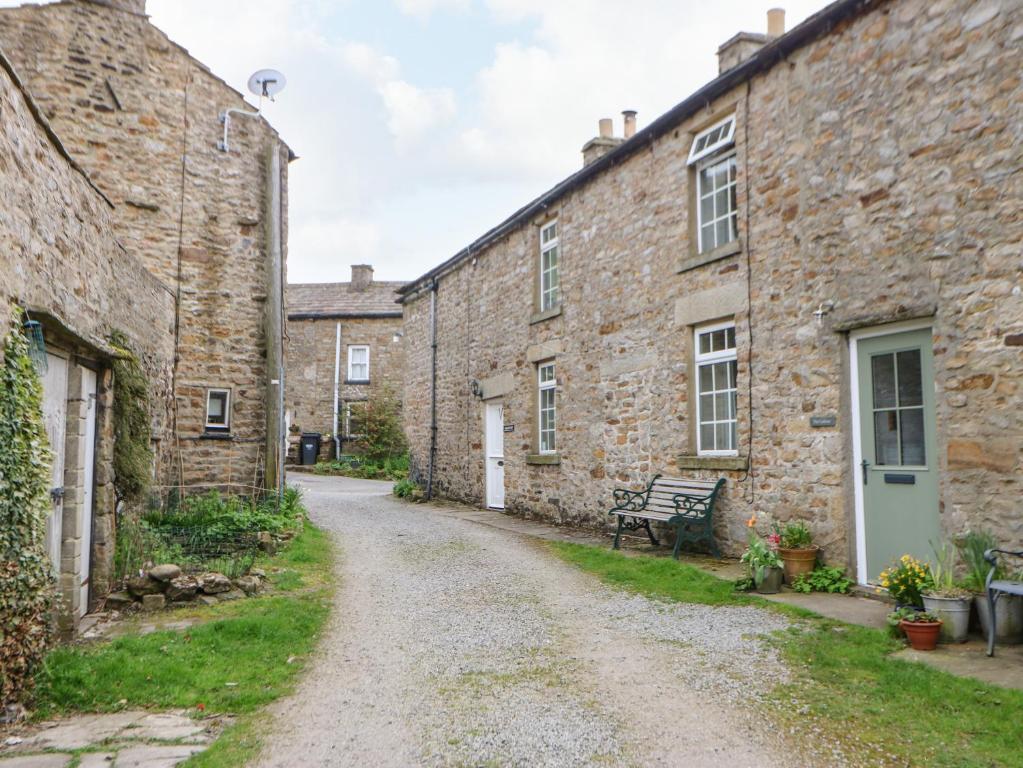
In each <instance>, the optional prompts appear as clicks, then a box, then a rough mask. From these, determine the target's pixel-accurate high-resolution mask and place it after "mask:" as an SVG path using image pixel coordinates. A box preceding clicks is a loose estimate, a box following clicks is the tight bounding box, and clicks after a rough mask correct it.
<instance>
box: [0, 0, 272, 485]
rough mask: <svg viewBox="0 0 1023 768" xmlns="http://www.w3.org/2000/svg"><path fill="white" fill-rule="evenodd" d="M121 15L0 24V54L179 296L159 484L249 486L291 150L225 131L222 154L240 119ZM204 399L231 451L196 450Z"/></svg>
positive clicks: (201, 74)
mask: <svg viewBox="0 0 1023 768" xmlns="http://www.w3.org/2000/svg"><path fill="white" fill-rule="evenodd" d="M117 5H118V4H117V3H110V4H106V3H96V2H87V1H86V0H66V1H65V2H57V3H52V4H48V5H43V6H22V7H19V8H7V9H2V10H0V46H2V47H3V48H4V49H5V50H6V51H7V52H8V54H9V56H10V57H11V59H12V60H13V61H14V64H15V66H16V68H17V69H18V71H19V72H20V73H21V74H22V77H23V78H24V80H25V82H26V84H27V85H28V87H29V89H30V90H31V92H32V93H33V94H34V95H35V97H36V98H37V100H38V101H39V103H40V105H41V107H42V109H43V111H44V113H45V114H46V116H47V118H48V119H49V120H50V122H51V123H52V125H53V126H54V129H55V130H56V132H57V134H58V135H60V136H61V137H62V140H63V141H64V143H65V145H66V146H67V148H68V150H69V151H70V153H71V155H72V156H73V157H74V158H75V159H76V160H77V161H78V162H79V163H80V164H81V165H82V166H83V167H84V168H85V169H86V170H87V171H88V173H89V174H90V176H91V177H92V179H93V181H94V182H95V183H96V184H97V186H98V187H99V188H100V189H102V190H103V192H104V193H105V194H106V195H107V196H108V197H109V198H110V199H111V200H112V201H113V203H114V204H115V206H116V209H115V210H114V212H113V217H112V218H113V226H114V230H115V233H116V235H117V237H118V238H119V239H120V240H121V242H122V243H123V244H124V246H125V248H126V249H127V250H128V251H129V252H131V253H134V254H137V255H138V257H139V258H140V259H141V260H142V261H143V263H144V265H145V266H146V268H147V269H148V270H149V271H150V272H151V273H152V274H153V275H154V276H155V277H157V278H158V279H160V280H161V281H163V282H164V283H165V284H167V285H169V286H171V288H172V289H173V290H174V291H175V293H176V294H179V295H180V306H179V309H178V312H177V317H176V323H175V326H176V327H175V329H174V332H175V335H176V347H177V367H176V371H175V378H176V398H175V404H176V409H175V423H176V431H175V440H174V444H175V455H174V456H173V458H172V459H170V460H168V461H167V462H166V463H165V464H164V466H163V467H162V473H161V476H162V482H163V484H165V485H176V484H179V483H183V484H186V485H191V484H203V483H221V482H222V481H223V480H224V479H225V478H226V477H232V478H235V480H236V481H239V479H244V483H245V484H251V483H252V482H253V478H257V479H258V478H259V477H260V476H261V475H262V467H264V466H265V462H266V458H267V452H268V446H273V445H275V444H276V439H277V436H276V435H273V434H268V420H269V421H270V422H273V421H274V420H273V419H268V409H267V404H268V403H272V401H273V399H274V398H276V397H277V394H276V389H273V390H271V387H272V385H271V384H270V380H271V379H278V378H279V374H278V372H276V371H270V370H268V366H267V359H268V356H269V357H270V358H271V359H274V358H279V357H280V352H279V349H280V343H281V342H280V335H279V332H276V333H275V332H272V333H271V334H270V337H269V338H268V333H267V327H268V326H269V327H270V328H271V329H273V331H277V330H278V329H279V328H280V326H281V325H282V323H281V322H279V321H278V322H276V323H272V322H271V320H272V319H273V318H275V317H276V318H278V319H279V318H280V317H281V315H282V312H283V308H282V306H281V305H280V298H279V294H278V293H277V292H275V291H273V290H272V289H273V280H272V278H273V277H274V275H272V274H271V269H272V267H271V264H272V263H273V262H272V248H271V237H272V227H271V222H270V215H269V213H270V210H269V203H268V196H269V190H270V187H271V182H272V179H270V178H269V175H270V171H269V169H270V167H271V163H270V162H269V161H268V158H269V156H270V155H271V154H272V153H273V152H275V151H276V152H278V153H279V155H280V157H281V162H280V167H281V169H282V170H281V176H280V183H281V201H280V211H281V212H282V217H281V218H282V222H281V227H280V235H279V237H280V240H281V242H282V244H283V242H286V228H287V222H286V211H287V188H286V175H287V170H286V169H287V162H288V159H289V150H288V149H287V147H285V146H283V145H282V144H280V142H279V139H278V137H277V135H276V133H275V132H274V131H273V129H272V128H270V126H269V125H268V124H267V123H266V122H265V121H264V120H262V119H253V118H248V117H236V118H235V119H233V120H232V123H231V132H230V139H229V143H230V152H221V151H220V150H219V149H218V148H217V142H218V141H219V140H220V139H221V137H222V132H223V126H222V124H221V122H220V119H219V116H220V114H221V112H223V111H224V110H225V109H227V108H229V107H232V108H240V109H245V110H251V109H252V107H251V106H249V105H247V104H246V103H245V101H244V99H243V98H242V96H241V95H240V94H239V93H237V92H236V91H234V90H233V89H231V88H230V87H229V86H227V85H226V84H225V83H224V82H223V81H222V80H220V79H219V78H217V77H216V76H215V75H213V74H212V73H211V72H210V71H209V70H208V69H207V68H206V67H204V66H203V65H202V64H201V63H199V62H197V61H196V60H195V59H193V58H192V57H190V56H189V55H188V53H187V51H185V50H184V49H183V48H181V47H180V46H178V45H176V44H175V43H173V42H172V41H170V40H169V39H168V38H167V36H166V35H165V34H163V33H162V32H161V31H160V30H159V29H157V28H156V27H154V26H153V25H152V24H150V23H149V21H148V19H147V18H146V17H145V15H143V14H140V13H139V12H138V11H139V9H140V8H143V7H144V4H143V3H141V2H131V3H122V4H121V5H122V6H123V7H117ZM273 271H274V272H275V273H276V272H283V261H282V263H281V266H280V269H279V270H273ZM278 278H279V279H278V282H279V281H281V280H283V275H279V276H278ZM275 301H276V302H277V305H276V306H272V304H274V302H275ZM275 348H276V350H275ZM207 387H227V388H230V389H231V391H232V404H233V405H232V414H231V417H232V419H231V422H232V423H231V438H230V439H216V440H213V439H207V438H208V435H207V434H206V433H205V431H204V426H205V392H206V388H207ZM272 427H273V424H271V428H272ZM217 437H218V438H223V436H220V435H218V436H217Z"/></svg>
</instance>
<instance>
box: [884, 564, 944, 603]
mask: <svg viewBox="0 0 1023 768" xmlns="http://www.w3.org/2000/svg"><path fill="white" fill-rule="evenodd" d="M880 582H881V586H882V587H883V588H884V589H887V590H888V594H889V595H890V596H891V598H892V599H893V600H894V601H895V607H896V608H918V609H920V610H923V607H924V599H923V591H924V590H926V589H929V588H930V587H931V569H930V568H929V567H928V566H927V564H926V563H922V562H920V561H919V560H917V559H916V558H915V557H912V556H911V555H903V556H902V557H900V558H899V559H898V560H897V561H896V562H895V563H894V564H893V565H891V566H889V567H888V568H885V569H884V570H883V571H881V576H880ZM878 591H881V590H878Z"/></svg>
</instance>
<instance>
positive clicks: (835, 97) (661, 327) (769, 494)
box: [405, 0, 1023, 564]
mask: <svg viewBox="0 0 1023 768" xmlns="http://www.w3.org/2000/svg"><path fill="white" fill-rule="evenodd" d="M1020 30H1023V10H1021V9H1020V7H1019V6H1014V5H1011V4H1002V5H1001V6H1000V5H999V4H997V3H985V4H981V5H978V4H976V3H971V2H966V0H957V1H951V0H950V2H945V3H942V4H940V5H933V4H928V3H924V2H922V1H919V0H900V1H899V2H889V3H882V4H879V5H877V6H875V7H874V8H872V9H871V10H869V11H865V12H862V13H860V14H859V15H857V16H856V17H854V18H852V19H851V20H850V19H847V20H845V21H842V22H840V23H839V24H838V26H837V27H835V28H834V29H832V30H831V31H830V32H829V33H827V34H825V35H824V36H823V37H821V38H820V39H818V40H816V41H815V42H811V43H809V44H807V45H805V46H803V47H802V48H800V49H798V50H797V51H795V53H793V54H792V55H791V56H789V58H788V59H786V60H784V61H779V62H778V63H777V64H775V65H774V66H773V67H771V68H770V69H769V70H768V71H766V72H763V73H760V74H757V75H756V76H754V77H753V78H752V80H750V81H748V82H745V83H740V84H738V85H736V86H735V87H734V88H733V89H732V90H731V91H730V92H727V93H725V94H723V95H721V96H720V97H719V98H717V99H716V100H715V101H714V102H713V103H710V104H707V105H706V107H705V108H702V109H699V110H697V111H695V112H694V113H691V114H690V115H689V116H688V117H686V118H684V119H682V122H681V123H680V124H679V125H678V126H677V129H676V130H674V131H670V132H668V133H666V134H664V135H662V136H660V138H657V139H656V140H653V141H650V142H649V144H648V145H644V147H643V148H642V149H640V150H638V151H636V152H634V153H631V154H629V155H628V156H627V157H626V158H625V159H623V160H622V161H620V162H618V163H615V164H612V165H610V166H609V167H608V168H607V169H606V170H604V171H603V172H602V173H601V174H600V175H599V176H597V177H595V178H594V179H592V180H591V181H589V182H588V183H586V184H585V185H583V186H581V187H578V188H576V189H574V190H572V191H570V192H568V193H567V194H565V195H563V196H562V197H560V199H558V200H557V201H556V202H553V203H551V204H550V205H549V207H548V211H547V214H546V216H547V217H553V216H557V217H558V220H559V223H560V233H561V245H562V262H561V281H562V292H563V301H562V311H561V313H560V314H559V315H557V316H555V317H552V318H547V319H540V318H539V317H537V316H536V315H535V306H534V303H535V280H536V274H535V270H536V263H537V261H538V255H539V250H538V249H539V245H538V232H539V225H540V224H541V223H543V220H544V219H537V220H534V221H529V222H522V223H521V224H519V225H518V226H516V227H514V228H513V229H512V230H511V231H510V232H509V233H508V234H506V235H505V236H504V238H503V239H501V240H500V241H498V242H496V243H493V244H491V245H489V246H487V247H486V248H484V249H482V250H479V251H478V252H477V251H475V250H474V253H473V257H474V258H473V259H472V260H471V261H462V262H460V263H459V264H457V265H456V266H455V267H454V268H453V269H452V270H451V271H448V272H446V273H444V274H443V275H442V276H441V277H440V279H439V287H438V291H437V302H438V304H437V325H438V376H437V392H438V438H437V457H436V466H435V472H434V475H435V490H436V491H437V492H438V493H440V494H442V495H446V496H450V497H453V498H457V499H461V500H465V501H468V502H471V503H476V504H479V503H482V500H483V494H484V474H483V469H484V465H483V422H482V417H483V404H482V403H481V402H480V401H479V400H477V399H476V398H474V397H473V396H472V394H471V392H470V383H471V382H472V381H473V380H477V381H480V382H482V385H483V391H484V395H485V396H494V397H500V399H501V401H502V402H503V405H504V409H505V423H506V424H507V425H511V426H513V428H514V430H513V431H512V432H510V433H509V434H506V435H505V456H506V459H505V472H506V504H507V507H508V508H509V509H510V510H512V511H515V512H519V513H522V514H526V515H536V516H540V517H543V518H546V519H550V520H553V521H555V522H572V523H582V524H588V525H593V526H598V527H599V526H605V525H607V524H608V523H607V516H606V510H607V509H608V508H609V507H610V506H611V491H612V489H613V488H614V487H615V486H620V485H630V486H636V485H638V484H640V483H642V481H643V480H644V479H645V478H649V476H650V475H651V474H653V473H655V472H663V473H666V474H686V475H694V476H701V477H707V478H709V477H718V476H725V477H726V478H727V480H728V485H727V489H726V492H725V498H724V500H723V503H722V505H721V508H720V515H719V516H718V520H717V536H718V539H719V541H720V542H721V544H722V547H723V549H725V550H726V551H728V552H730V553H732V554H736V553H738V551H739V550H740V549H741V548H742V546H743V545H744V543H745V538H746V529H745V519H746V518H747V517H748V516H749V514H750V512H751V511H755V512H757V514H758V515H759V516H760V517H761V520H762V524H763V523H770V522H771V521H772V520H786V519H791V518H802V519H806V520H809V521H811V523H812V525H813V528H814V531H815V532H816V534H817V538H818V541H819V542H820V543H821V544H822V545H823V546H824V550H825V556H826V558H827V559H828V560H829V561H830V562H833V563H837V564H851V563H852V562H854V557H853V552H854V546H855V541H854V533H855V532H854V526H853V523H852V521H853V486H852V483H853V481H854V476H853V474H852V472H851V467H852V436H851V429H850V424H849V408H850V405H849V400H850V393H849V384H848V381H849V363H848V360H847V358H848V332H849V331H850V330H852V329H855V328H859V327H866V326H871V325H877V324H882V323H887V322H895V321H899V320H903V319H907V318H925V317H926V318H933V329H934V353H935V365H936V386H937V388H938V390H939V394H940V396H939V408H938V433H939V434H938V439H939V448H940V453H941V455H942V459H941V464H940V472H941V477H942V487H941V498H942V506H941V510H942V513H941V519H942V526H943V529H944V531H945V532H946V533H947V534H954V533H958V532H960V531H962V530H963V529H964V528H966V527H969V526H973V527H978V526H983V527H988V528H991V529H992V530H994V531H995V532H996V534H997V535H998V536H999V538H1000V540H1001V541H1002V542H1003V543H1005V544H1007V545H1008V544H1011V545H1021V544H1023V522H1021V520H1020V517H1019V514H1018V509H1015V508H1016V507H1018V499H1019V498H1020V495H1021V491H1023V472H1021V471H1020V462H1021V448H1023V417H1021V415H1020V414H1019V412H1018V411H1019V409H1018V407H1016V405H1018V402H1019V400H1018V398H1019V394H1018V391H1019V385H1020V382H1021V378H1023V354H1021V349H1020V347H1019V346H1014V345H1016V344H1018V343H1019V342H1018V341H1013V339H1019V338H1020V337H1019V334H1020V333H1021V331H1023V296H1021V288H1023V285H1021V283H1020V277H1019V276H1020V274H1021V268H1023V261H1021V257H1020V252H1021V247H1020V245H1021V240H1023V219H1021V218H1020V216H1019V210H1020V208H1021V203H1023V175H1021V174H1020V172H1019V169H1020V167H1021V165H1023V135H1021V133H1020V128H1019V126H1020V125H1023V120H1021V118H1023V90H1021V89H1023V86H1021V80H1020V77H1019V71H1020V65H1021V64H1023V56H1021V50H1023V49H1021V47H1020V34H1021V33H1020ZM708 55H709V54H708ZM732 111H734V112H735V113H736V115H737V121H738V122H737V125H738V127H737V130H736V150H737V169H738V203H739V212H740V215H739V231H740V238H739V243H740V246H739V247H738V248H733V249H725V250H724V251H721V252H718V253H715V254H713V258H706V257H703V256H698V255H697V254H696V253H695V248H694V247H693V239H694V236H695V235H694V233H693V232H692V228H691V227H690V226H689V222H690V218H691V215H692V211H691V206H692V202H691V200H692V189H691V187H692V184H693V175H692V171H691V170H690V169H689V168H687V166H686V159H687V153H688V151H689V147H690V144H691V142H692V138H693V135H694V133H695V132H696V131H698V130H700V129H702V128H703V127H705V126H707V125H710V124H713V123H714V122H715V121H716V120H717V119H719V118H721V117H723V116H724V115H726V114H728V113H730V112H732ZM747 136H748V137H749V138H748V141H747ZM638 138H639V137H638ZM747 197H748V198H749V205H747ZM480 229H481V230H484V229H486V225H485V224H481V227H480ZM429 293H430V291H429V285H428V284H427V283H426V282H423V283H422V284H421V285H420V286H419V293H417V294H414V295H411V296H410V297H409V299H408V300H407V302H406V303H405V334H406V350H407V352H406V381H405V415H406V420H407V421H406V423H407V432H408V435H409V439H410V441H411V444H412V454H413V462H414V466H415V468H416V470H417V471H418V472H419V473H420V475H423V476H425V473H426V470H427V467H428V464H429V452H430V451H429V446H430V429H429V424H430V364H429V363H430V360H429V358H430V319H429V318H430V296H429ZM747 297H749V298H750V299H751V300H752V303H751V304H750V302H749V301H748V299H747ZM750 307H752V311H750ZM817 310H821V320H820V321H819V322H818V320H817V315H815V311H817ZM725 317H734V318H735V322H736V332H737V341H738V379H739V381H738V389H739V425H738V432H739V442H740V445H739V451H738V456H737V457H735V458H731V459H725V460H722V459H709V458H704V457H694V454H695V453H696V449H695V441H694V436H693V428H692V422H693V416H692V409H693V407H694V406H693V405H692V404H691V403H690V399H691V398H690V395H689V392H690V387H691V385H692V384H691V381H690V378H691V375H690V372H691V368H692V359H693V349H692V346H693V326H694V325H695V324H698V323H701V322H705V321H711V320H715V319H721V318H725ZM544 359H553V360H554V361H555V363H556V366H557V376H558V386H559V408H558V418H559V424H558V441H559V446H558V459H557V460H558V461H559V462H560V463H556V464H537V463H531V462H532V461H534V459H531V456H532V455H533V454H535V452H536V447H535V435H534V432H535V406H534V403H535V399H536V382H535V379H534V377H535V375H536V374H535V363H536V362H537V361H539V360H544ZM751 373H752V376H751ZM751 415H752V423H751V421H750V416H751ZM817 415H822V416H834V417H835V419H836V422H835V426H834V427H822V428H814V427H811V426H810V418H811V417H812V416H817ZM747 457H749V458H750V459H751V466H750V467H747Z"/></svg>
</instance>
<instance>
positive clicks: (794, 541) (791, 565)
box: [774, 520, 820, 586]
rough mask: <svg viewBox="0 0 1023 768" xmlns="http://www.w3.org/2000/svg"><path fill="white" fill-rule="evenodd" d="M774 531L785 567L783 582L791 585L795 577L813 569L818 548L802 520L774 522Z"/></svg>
mask: <svg viewBox="0 0 1023 768" xmlns="http://www.w3.org/2000/svg"><path fill="white" fill-rule="evenodd" d="M774 533H775V535H776V536H777V537H778V554H779V555H780V556H781V559H782V564H783V568H784V569H785V583H786V584H788V585H789V586H792V584H794V583H795V581H796V579H797V578H799V577H800V576H802V575H804V574H807V573H810V572H811V571H813V567H814V565H816V563H817V551H818V550H819V549H820V548H819V547H817V546H816V545H815V544H814V543H813V537H812V536H811V535H810V529H809V528H807V527H806V523H804V522H803V521H802V520H799V521H796V522H794V523H785V525H784V526H779V525H778V523H775V524H774Z"/></svg>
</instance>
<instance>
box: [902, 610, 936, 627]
mask: <svg viewBox="0 0 1023 768" xmlns="http://www.w3.org/2000/svg"><path fill="white" fill-rule="evenodd" d="M902 620H903V621H907V622H909V623H910V624H933V623H934V622H936V621H937V622H940V621H941V617H940V616H938V615H937V614H936V613H931V612H930V611H909V612H908V613H907V614H906V615H904V616H903V617H902Z"/></svg>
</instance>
